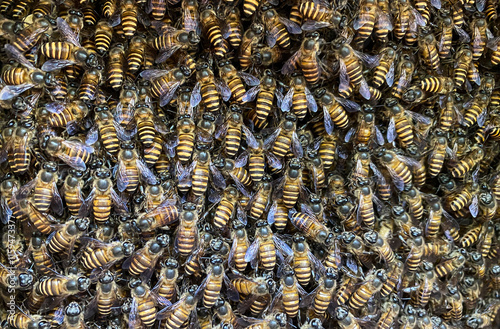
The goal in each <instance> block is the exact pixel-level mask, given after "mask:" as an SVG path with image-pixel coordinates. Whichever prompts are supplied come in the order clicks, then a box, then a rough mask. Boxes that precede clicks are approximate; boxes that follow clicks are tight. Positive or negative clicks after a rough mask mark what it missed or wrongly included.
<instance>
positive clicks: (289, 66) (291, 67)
mask: <svg viewBox="0 0 500 329" xmlns="http://www.w3.org/2000/svg"><path fill="white" fill-rule="evenodd" d="M301 56H302V52H301V51H300V49H299V50H297V51H296V52H295V53H294V54H293V55H292V56H290V58H289V59H288V60H287V61H286V62H285V64H283V66H282V67H281V74H284V75H289V74H292V73H293V72H294V71H295V69H296V67H295V65H296V64H297V62H298V60H299V59H300V57H301Z"/></svg>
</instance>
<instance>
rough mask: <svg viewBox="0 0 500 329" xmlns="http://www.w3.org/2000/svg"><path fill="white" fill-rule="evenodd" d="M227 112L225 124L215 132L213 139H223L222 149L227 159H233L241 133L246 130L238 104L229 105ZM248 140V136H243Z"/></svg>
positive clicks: (238, 147) (238, 145)
mask: <svg viewBox="0 0 500 329" xmlns="http://www.w3.org/2000/svg"><path fill="white" fill-rule="evenodd" d="M228 110H229V111H228V112H227V114H226V122H225V123H224V124H223V125H221V126H220V128H219V129H218V130H217V131H216V133H215V137H216V138H219V137H222V136H224V138H223V148H224V152H225V154H226V156H227V157H230V158H233V157H234V156H235V155H236V154H237V153H238V150H239V149H240V144H241V135H242V134H241V132H242V130H243V131H244V132H246V131H248V128H246V127H243V126H244V124H243V115H242V109H241V107H240V106H239V105H238V104H231V105H229V109H228ZM245 135H246V136H247V138H248V134H245ZM251 137H253V134H252V135H251Z"/></svg>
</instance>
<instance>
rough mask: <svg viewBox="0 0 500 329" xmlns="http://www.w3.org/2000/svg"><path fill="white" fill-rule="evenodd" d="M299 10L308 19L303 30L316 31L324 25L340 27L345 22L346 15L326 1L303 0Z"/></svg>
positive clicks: (303, 25)
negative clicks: (328, 4)
mask: <svg viewBox="0 0 500 329" xmlns="http://www.w3.org/2000/svg"><path fill="white" fill-rule="evenodd" d="M298 10H299V12H300V14H301V15H302V16H303V18H304V19H306V22H305V23H304V24H302V30H303V31H314V30H318V29H321V28H324V27H328V28H333V29H339V28H343V26H344V24H345V20H346V17H345V16H344V15H342V14H341V13H340V12H339V11H337V10H335V9H333V8H330V7H329V6H327V4H326V3H317V2H314V1H301V2H300V4H299V8H298Z"/></svg>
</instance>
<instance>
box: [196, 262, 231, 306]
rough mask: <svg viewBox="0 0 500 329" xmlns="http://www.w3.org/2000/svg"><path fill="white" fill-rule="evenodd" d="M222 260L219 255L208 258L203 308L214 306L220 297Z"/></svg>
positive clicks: (222, 270) (222, 271) (222, 273)
mask: <svg viewBox="0 0 500 329" xmlns="http://www.w3.org/2000/svg"><path fill="white" fill-rule="evenodd" d="M224 277H225V274H224V265H223V259H222V258H221V257H220V256H219V255H212V257H210V264H209V269H208V272H207V278H206V282H205V287H204V293H203V297H202V300H203V306H205V307H206V308H210V307H212V306H214V305H215V303H216V302H217V299H218V298H219V296H220V293H221V289H222V282H223V281H224Z"/></svg>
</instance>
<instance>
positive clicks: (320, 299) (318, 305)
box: [313, 286, 335, 315]
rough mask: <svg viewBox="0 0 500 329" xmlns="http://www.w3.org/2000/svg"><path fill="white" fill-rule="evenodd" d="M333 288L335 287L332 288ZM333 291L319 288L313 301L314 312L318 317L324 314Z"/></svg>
mask: <svg viewBox="0 0 500 329" xmlns="http://www.w3.org/2000/svg"><path fill="white" fill-rule="evenodd" d="M334 288H335V286H334ZM332 297H333V290H330V289H328V288H326V287H323V286H320V287H319V288H318V291H317V292H316V295H315V296H314V300H313V309H314V312H315V313H316V314H318V315H322V314H324V313H325V312H326V309H327V308H328V305H330V302H331V301H332Z"/></svg>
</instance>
